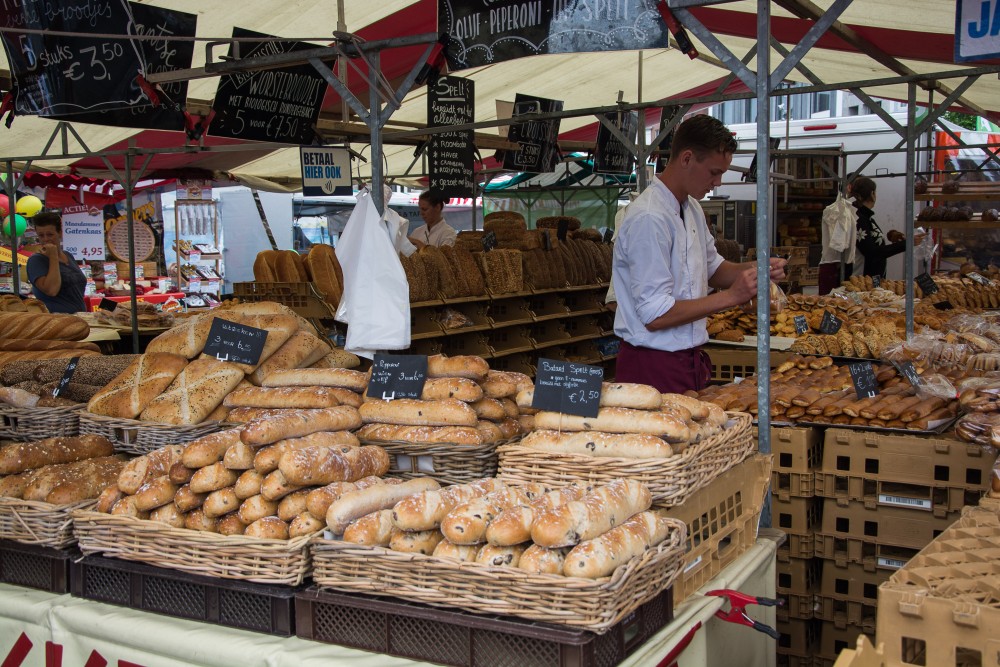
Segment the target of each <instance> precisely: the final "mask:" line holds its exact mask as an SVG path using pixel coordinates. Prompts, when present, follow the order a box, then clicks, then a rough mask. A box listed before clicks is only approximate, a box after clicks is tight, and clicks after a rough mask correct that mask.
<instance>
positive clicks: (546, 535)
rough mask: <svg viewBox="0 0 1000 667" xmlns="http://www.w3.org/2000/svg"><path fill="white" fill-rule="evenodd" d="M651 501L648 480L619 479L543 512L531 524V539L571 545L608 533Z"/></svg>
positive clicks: (540, 542)
mask: <svg viewBox="0 0 1000 667" xmlns="http://www.w3.org/2000/svg"><path fill="white" fill-rule="evenodd" d="M651 504H652V496H651V495H650V493H649V488H647V487H646V485H645V484H643V483H641V482H637V481H634V480H623V479H617V480H614V481H612V482H610V483H608V484H606V485H604V486H601V487H598V488H597V489H595V490H594V491H591V492H590V493H588V494H587V495H586V496H584V497H583V499H582V500H577V501H573V502H569V503H567V504H565V505H562V506H561V507H557V508H555V509H551V510H546V511H544V512H541V513H540V514H539V515H538V516H537V517H536V518H535V522H534V524H533V525H532V526H531V539H532V540H533V541H534V542H535V544H540V545H541V546H543V547H548V548H554V547H566V546H572V545H575V544H578V543H580V542H582V541H584V540H589V539H593V538H595V537H597V536H598V535H602V534H604V533H606V532H607V531H608V530H610V529H611V528H612V527H614V526H617V525H620V524H621V523H622V522H623V521H625V520H627V519H628V518H630V517H632V516H633V515H635V514H637V513H638V512H642V511H644V510H646V509H648V508H649V506H650V505H651Z"/></svg>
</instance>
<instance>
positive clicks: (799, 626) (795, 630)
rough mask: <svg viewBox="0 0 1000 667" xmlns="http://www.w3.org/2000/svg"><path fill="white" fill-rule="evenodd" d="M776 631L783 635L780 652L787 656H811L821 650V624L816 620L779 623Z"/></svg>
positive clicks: (792, 620)
mask: <svg viewBox="0 0 1000 667" xmlns="http://www.w3.org/2000/svg"><path fill="white" fill-rule="evenodd" d="M775 629H776V630H777V631H778V632H780V633H781V639H779V640H778V652H779V653H784V654H785V655H796V656H802V657H805V656H809V655H815V654H816V652H817V651H818V650H819V637H820V631H821V628H820V624H819V623H817V622H816V621H814V620H802V619H798V618H790V619H788V620H787V621H779V622H778V623H776V624H775Z"/></svg>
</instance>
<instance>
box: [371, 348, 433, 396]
mask: <svg viewBox="0 0 1000 667" xmlns="http://www.w3.org/2000/svg"><path fill="white" fill-rule="evenodd" d="M426 381H427V357H426V356H424V355H422V354H376V355H375V359H374V360H373V361H372V376H371V379H370V380H368V391H367V392H366V394H367V395H368V397H369V398H381V399H384V400H387V401H391V400H392V399H394V398H420V395H421V394H423V392H424V383H425V382H426Z"/></svg>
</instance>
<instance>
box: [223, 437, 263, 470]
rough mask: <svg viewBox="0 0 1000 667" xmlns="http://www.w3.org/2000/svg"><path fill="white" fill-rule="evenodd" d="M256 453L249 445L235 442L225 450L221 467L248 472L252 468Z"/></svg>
mask: <svg viewBox="0 0 1000 667" xmlns="http://www.w3.org/2000/svg"><path fill="white" fill-rule="evenodd" d="M255 454H256V451H255V450H254V448H253V447H251V446H250V445H246V444H243V443H242V442H237V443H236V444H235V445H233V446H231V447H230V448H229V449H227V450H226V453H225V455H224V456H223V457H222V465H224V466H226V467H227V468H229V469H230V470H237V471H242V470H250V469H251V468H253V459H254V455H255Z"/></svg>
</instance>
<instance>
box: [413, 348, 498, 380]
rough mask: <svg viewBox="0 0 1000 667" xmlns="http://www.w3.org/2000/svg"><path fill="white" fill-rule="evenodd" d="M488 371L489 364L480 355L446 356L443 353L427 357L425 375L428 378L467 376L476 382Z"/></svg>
mask: <svg viewBox="0 0 1000 667" xmlns="http://www.w3.org/2000/svg"><path fill="white" fill-rule="evenodd" d="M489 371H490V366H489V364H487V363H486V360H485V359H483V358H482V357H474V356H471V355H464V356H455V357H446V356H444V355H443V354H435V355H432V356H430V357H427V377H429V378H441V377H455V378H469V379H470V380H476V381H477V382H478V381H481V380H485V379H486V374H487V373H489Z"/></svg>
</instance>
